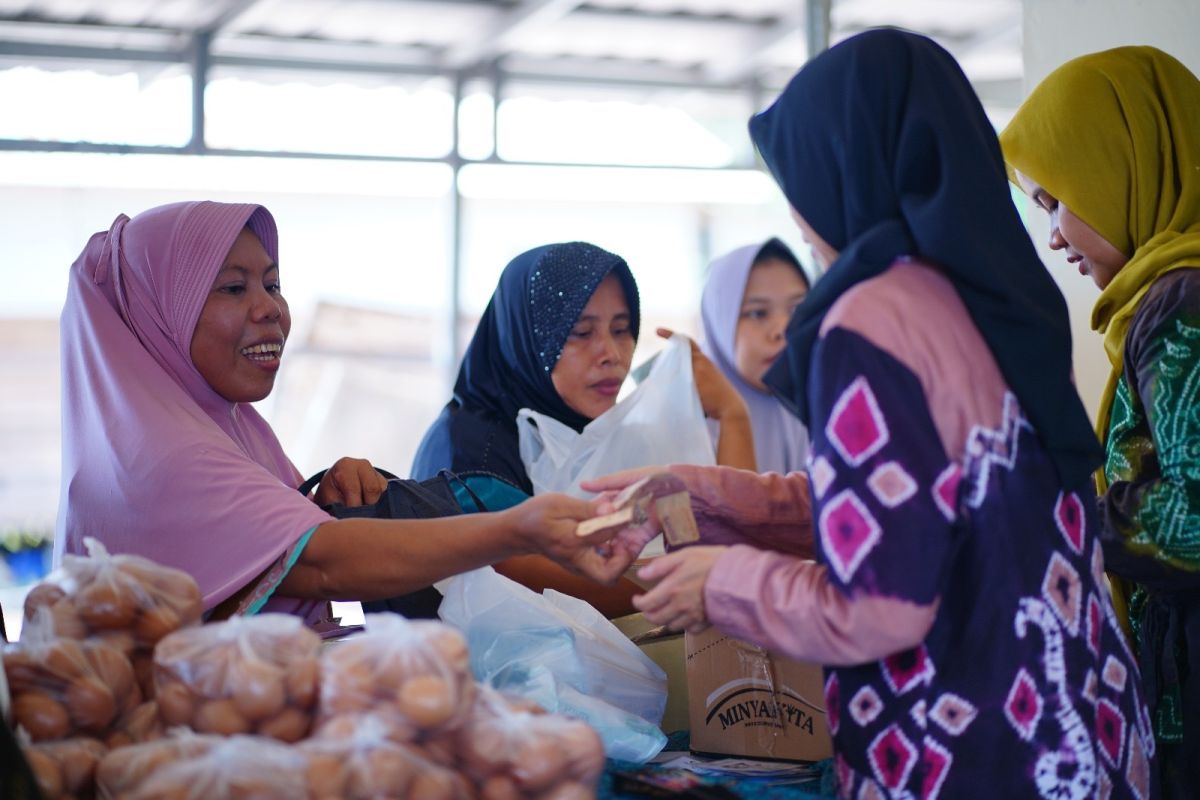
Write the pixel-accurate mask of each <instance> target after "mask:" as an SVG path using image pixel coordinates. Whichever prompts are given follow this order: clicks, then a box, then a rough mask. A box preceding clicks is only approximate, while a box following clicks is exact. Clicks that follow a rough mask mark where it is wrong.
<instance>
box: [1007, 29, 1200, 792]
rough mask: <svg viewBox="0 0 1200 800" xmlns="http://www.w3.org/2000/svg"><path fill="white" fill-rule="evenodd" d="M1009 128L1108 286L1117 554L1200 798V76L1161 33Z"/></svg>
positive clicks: (1031, 103) (1167, 750)
mask: <svg viewBox="0 0 1200 800" xmlns="http://www.w3.org/2000/svg"><path fill="white" fill-rule="evenodd" d="M1000 141H1001V145H1002V147H1003V149H1004V155H1005V159H1006V160H1007V162H1008V166H1009V169H1010V173H1011V175H1012V178H1013V180H1014V181H1015V182H1017V183H1018V184H1019V185H1020V186H1021V188H1022V189H1023V190H1024V191H1025V192H1026V193H1027V194H1028V195H1029V196H1030V197H1031V198H1033V200H1034V202H1035V203H1036V204H1037V205H1038V206H1039V207H1041V208H1042V209H1043V210H1045V211H1046V212H1048V213H1049V215H1050V227H1051V231H1050V246H1051V247H1052V248H1054V249H1061V250H1065V251H1066V253H1067V260H1068V261H1069V262H1070V263H1072V264H1075V265H1077V266H1078V269H1079V272H1080V274H1083V275H1089V276H1091V278H1092V280H1093V281H1095V283H1096V285H1097V286H1099V287H1100V289H1101V292H1100V297H1099V299H1098V300H1097V301H1096V306H1095V308H1094V309H1093V310H1092V327H1093V328H1094V329H1095V330H1097V331H1099V332H1100V333H1101V334H1102V335H1103V336H1104V349H1105V351H1106V352H1107V354H1108V358H1109V361H1110V362H1111V363H1112V374H1111V375H1110V377H1109V381H1108V386H1107V388H1106V389H1105V392H1104V397H1103V400H1102V403H1101V410H1100V419H1099V425H1098V432H1099V434H1100V437H1101V439H1102V440H1103V442H1104V445H1105V452H1106V461H1105V466H1104V471H1103V474H1102V475H1099V476H1098V478H1097V480H1098V482H1099V484H1100V489H1101V494H1102V499H1101V504H1102V510H1103V514H1102V519H1103V521H1104V525H1105V527H1106V530H1105V531H1103V532H1102V537H1103V538H1104V540H1105V549H1104V556H1105V565H1106V568H1107V569H1108V570H1109V572H1110V573H1111V574H1113V575H1116V576H1119V577H1121V578H1122V579H1125V580H1126V581H1129V582H1131V583H1132V585H1133V593H1132V596H1131V597H1130V599H1129V616H1130V623H1131V627H1132V630H1133V633H1134V638H1135V640H1136V643H1137V650H1138V655H1139V662H1140V664H1141V671H1142V681H1143V684H1144V686H1145V688H1146V690H1147V691H1146V699H1147V701H1148V702H1149V703H1150V709H1151V717H1152V724H1153V725H1154V731H1155V738H1156V740H1157V746H1158V750H1159V765H1160V770H1161V775H1160V779H1161V786H1162V790H1163V796H1166V797H1188V798H1195V797H1200V80H1197V78H1196V76H1195V75H1193V74H1192V73H1191V72H1189V71H1188V70H1187V68H1186V67H1184V66H1183V65H1182V64H1180V63H1179V62H1178V61H1176V60H1175V59H1174V58H1172V57H1171V56H1169V55H1167V54H1166V53H1163V52H1162V51H1160V50H1156V49H1154V48H1152V47H1121V48H1117V49H1115V50H1107V51H1104V52H1101V53H1093V54H1091V55H1087V56H1083V57H1081V58H1077V59H1075V60H1073V61H1069V62H1067V63H1066V64H1064V65H1063V66H1061V67H1059V68H1058V69H1057V70H1055V71H1054V72H1053V73H1051V74H1050V76H1049V77H1047V78H1046V80H1044V81H1043V82H1042V83H1041V84H1040V85H1039V86H1038V87H1037V88H1036V89H1035V90H1034V91H1033V93H1032V94H1031V95H1030V96H1029V98H1028V99H1027V100H1026V101H1025V103H1024V105H1023V106H1022V107H1021V109H1020V110H1019V111H1018V112H1017V115H1016V116H1015V117H1014V118H1013V120H1012V122H1011V123H1010V124H1009V126H1008V128H1007V129H1005V131H1004V133H1003V134H1001V136H1000ZM1102 678H1103V679H1104V680H1107V679H1108V678H1109V676H1108V675H1107V674H1105V675H1103V676H1102Z"/></svg>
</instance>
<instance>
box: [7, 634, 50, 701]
mask: <svg viewBox="0 0 1200 800" xmlns="http://www.w3.org/2000/svg"><path fill="white" fill-rule="evenodd" d="M3 662H4V672H5V674H6V675H8V688H9V690H10V691H11V692H12V693H13V694H21V693H23V692H30V691H34V690H36V689H37V687H38V683H39V682H40V674H41V668H40V667H39V666H38V663H37V661H36V660H35V659H34V657H33V656H32V655H31V654H30V653H29V651H28V650H22V649H20V647H19V646H14V647H9V648H7V649H5V650H4V657H3Z"/></svg>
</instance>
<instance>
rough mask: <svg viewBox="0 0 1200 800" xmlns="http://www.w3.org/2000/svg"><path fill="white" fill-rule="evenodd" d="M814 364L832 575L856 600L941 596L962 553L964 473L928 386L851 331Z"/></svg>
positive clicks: (825, 538) (818, 485)
mask: <svg viewBox="0 0 1200 800" xmlns="http://www.w3.org/2000/svg"><path fill="white" fill-rule="evenodd" d="M813 363H814V369H813V375H812V381H811V384H810V385H811V392H812V408H813V422H814V424H813V432H814V447H813V463H812V467H811V475H812V486H813V496H814V516H815V517H816V519H817V539H818V548H819V551H820V553H821V558H822V561H823V562H824V563H826V564H828V565H829V568H830V577H831V580H833V582H834V584H835V585H836V586H837V587H839V588H840V589H841V590H842V591H843V592H844V593H846V594H847V595H849V596H852V597H853V596H856V595H867V596H885V597H894V598H897V599H901V600H907V601H910V602H914V603H919V604H928V603H932V602H933V601H935V600H936V599H937V598H938V597H939V595H940V593H941V589H942V585H943V581H944V575H945V570H946V568H947V566H948V564H949V562H950V560H951V558H952V555H953V551H954V545H955V525H954V523H955V521H956V520H957V517H958V510H957V509H958V502H957V494H958V485H959V476H960V474H961V472H960V468H959V465H958V463H957V461H955V460H953V459H951V458H950V457H949V456H948V455H947V454H946V452H945V448H944V446H943V444H942V441H941V439H940V438H939V437H938V433H937V430H936V428H935V427H934V424H933V420H932V418H931V416H930V412H929V409H928V405H927V403H926V399H925V394H924V390H923V389H922V387H921V383H920V381H919V380H918V379H917V377H916V375H914V374H913V373H912V371H911V370H909V369H908V367H906V366H905V365H903V364H902V363H900V362H899V361H898V360H896V359H895V358H894V357H893V356H891V355H890V354H888V353H887V352H885V351H883V350H881V349H879V348H877V347H875V346H874V345H873V344H871V343H870V342H868V341H867V340H866V339H864V338H862V337H861V336H859V335H858V334H856V333H852V332H850V331H847V330H844V329H842V328H835V329H833V330H831V331H829V332H828V333H827V334H826V335H825V336H824V337H823V338H822V339H821V340H820V341H819V342H818V344H817V352H816V353H815V358H814V362H813Z"/></svg>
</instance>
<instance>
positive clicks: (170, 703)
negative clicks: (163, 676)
mask: <svg viewBox="0 0 1200 800" xmlns="http://www.w3.org/2000/svg"><path fill="white" fill-rule="evenodd" d="M155 700H156V701H157V702H158V714H159V716H160V717H162V720H163V722H165V723H167V724H168V725H190V724H191V723H192V717H193V716H194V715H195V713H196V699H195V697H194V696H193V695H192V692H191V690H190V689H188V688H187V687H186V686H184V685H183V684H182V683H179V682H178V681H170V682H168V683H164V684H161V685H160V686H159V687H158V692H157V696H156V697H155Z"/></svg>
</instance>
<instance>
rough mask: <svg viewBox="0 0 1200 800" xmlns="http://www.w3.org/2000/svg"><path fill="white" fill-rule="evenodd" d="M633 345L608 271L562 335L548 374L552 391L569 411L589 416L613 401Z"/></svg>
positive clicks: (625, 309)
mask: <svg viewBox="0 0 1200 800" xmlns="http://www.w3.org/2000/svg"><path fill="white" fill-rule="evenodd" d="M634 344H636V342H634V339H633V327H632V317H631V316H630V313H629V303H628V302H627V301H626V299H625V290H624V289H622V288H621V282H620V281H619V280H617V276H616V275H613V274H611V273H610V274H609V275H608V277H606V278H605V279H604V280H602V281H601V282H600V285H599V286H597V287H596V291H595V292H594V293H593V294H592V297H591V299H590V300H588V304H587V305H586V306H584V308H583V312H582V313H581V314H580V315H579V319H577V320H576V321H575V327H574V328H572V329H571V333H570V334H569V335H568V336H567V342H566V344H564V345H563V349H562V354H561V355H560V356H559V357H558V363H557V364H555V365H554V369H553V371H551V373H550V380H551V381H552V382H553V383H554V390H555V391H556V392H558V396H559V397H561V398H562V399H563V402H565V403H566V404H567V405H568V406H570V408H571V409H572V410H574V411H575V412H577V413H579V414H582V415H583V416H585V417H587V418H588V419H595V418H596V417H598V416H600V415H601V414H603V413H604V412H605V411H608V410H609V409H610V408H612V407H613V406H614V405H616V403H617V392H619V391H620V390H621V384H622V383H623V382H624V381H625V376H626V375H628V374H629V366H630V364H632V363H633V347H634Z"/></svg>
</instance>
